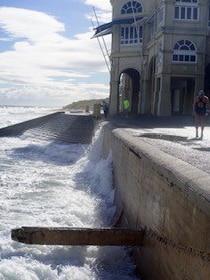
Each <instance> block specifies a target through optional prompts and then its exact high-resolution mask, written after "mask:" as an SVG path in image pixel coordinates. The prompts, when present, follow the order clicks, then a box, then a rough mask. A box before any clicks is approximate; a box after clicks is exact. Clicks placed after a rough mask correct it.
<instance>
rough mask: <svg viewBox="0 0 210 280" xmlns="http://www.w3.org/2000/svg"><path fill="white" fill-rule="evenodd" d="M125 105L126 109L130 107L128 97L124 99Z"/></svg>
mask: <svg viewBox="0 0 210 280" xmlns="http://www.w3.org/2000/svg"><path fill="white" fill-rule="evenodd" d="M123 107H124V109H126V110H127V109H129V107H130V103H129V101H128V99H126V100H124V101H123Z"/></svg>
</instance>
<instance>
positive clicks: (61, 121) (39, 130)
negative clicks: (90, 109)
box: [0, 112, 94, 144]
mask: <svg viewBox="0 0 210 280" xmlns="http://www.w3.org/2000/svg"><path fill="white" fill-rule="evenodd" d="M93 133H94V120H93V118H92V116H91V115H71V114H65V113H63V112H58V113H54V114H50V115H47V116H43V117H40V118H36V119H32V120H29V121H26V122H22V123H19V124H15V125H11V126H8V127H4V128H1V129H0V137H16V136H20V135H23V134H24V135H25V136H28V137H34V138H39V139H52V140H53V139H54V140H58V141H63V142H68V143H72V144H74V143H82V144H86V143H87V144H89V143H91V141H92V137H93Z"/></svg>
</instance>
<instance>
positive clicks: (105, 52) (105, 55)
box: [91, 7, 111, 72]
mask: <svg viewBox="0 0 210 280" xmlns="http://www.w3.org/2000/svg"><path fill="white" fill-rule="evenodd" d="M92 8H93V12H94V15H95V18H96V22H97V24H98V26H99V21H98V17H97V15H96V11H95V8H94V7H92ZM91 21H92V20H91ZM92 26H93V28H94V24H93V21H92ZM101 37H102V42H103V46H104V48H105V51H104V49H103V46H102V44H101V42H100V39H99V38H98V37H97V40H98V43H99V46H100V49H101V52H102V54H103V57H104V60H105V63H106V66H107V69H108V71H109V72H111V70H110V64H109V62H108V61H107V56H108V57H109V52H108V49H107V46H106V42H105V40H104V37H103V36H101Z"/></svg>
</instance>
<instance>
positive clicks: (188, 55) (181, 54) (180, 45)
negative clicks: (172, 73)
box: [172, 40, 197, 63]
mask: <svg viewBox="0 0 210 280" xmlns="http://www.w3.org/2000/svg"><path fill="white" fill-rule="evenodd" d="M172 61H173V62H185V63H196V62H197V54H196V47H195V45H194V44H193V43H192V42H191V41H188V40H181V41H179V42H177V43H176V44H175V45H174V51H173V57H172Z"/></svg>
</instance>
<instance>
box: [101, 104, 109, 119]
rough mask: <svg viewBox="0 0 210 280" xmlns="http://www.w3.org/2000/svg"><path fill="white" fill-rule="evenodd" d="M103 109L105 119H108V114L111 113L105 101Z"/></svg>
mask: <svg viewBox="0 0 210 280" xmlns="http://www.w3.org/2000/svg"><path fill="white" fill-rule="evenodd" d="M102 108H103V111H104V117H105V119H107V117H108V113H109V106H108V104H107V103H106V102H105V101H103V103H102Z"/></svg>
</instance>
